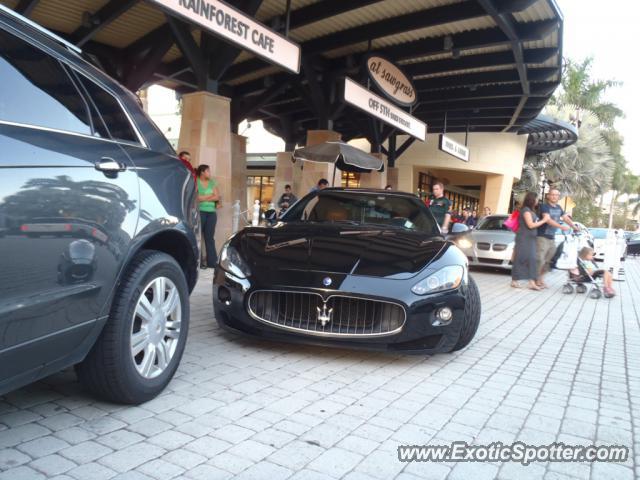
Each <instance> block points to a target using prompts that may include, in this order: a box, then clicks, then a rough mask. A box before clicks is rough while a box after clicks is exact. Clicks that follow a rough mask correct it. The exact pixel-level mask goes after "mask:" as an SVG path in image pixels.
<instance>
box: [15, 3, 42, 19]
mask: <svg viewBox="0 0 640 480" xmlns="http://www.w3.org/2000/svg"><path fill="white" fill-rule="evenodd" d="M37 5H38V0H20V1H19V2H18V5H16V7H15V8H14V10H15V11H16V12H18V13H19V14H20V15H23V16H25V17H28V16H29V15H31V12H33V9H34V8H36V6H37Z"/></svg>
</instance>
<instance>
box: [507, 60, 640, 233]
mask: <svg viewBox="0 0 640 480" xmlns="http://www.w3.org/2000/svg"><path fill="white" fill-rule="evenodd" d="M565 65H566V68H565V70H564V72H563V78H562V85H561V88H560V89H559V91H558V92H557V93H556V94H555V95H554V97H553V98H552V100H551V102H550V104H549V105H548V106H547V109H546V111H545V113H547V114H548V115H550V116H552V117H555V118H557V119H559V120H564V121H569V122H571V123H572V124H574V125H576V126H577V127H578V135H579V137H578V141H577V142H576V144H574V145H572V146H570V147H567V148H565V149H562V150H558V151H555V152H551V153H547V154H541V155H536V156H533V157H528V158H526V159H525V163H524V167H523V171H522V176H521V180H520V182H519V183H518V184H516V186H515V189H516V190H517V191H524V190H533V191H538V192H540V191H541V190H543V186H544V185H545V184H551V185H553V186H554V187H557V188H558V189H560V191H561V192H562V193H563V194H564V195H570V196H571V197H572V198H573V199H574V200H575V201H576V203H577V207H576V209H575V211H576V212H577V213H578V215H579V216H583V218H584V220H585V222H584V223H586V224H602V222H603V219H602V218H601V217H602V213H601V212H602V209H601V208H600V207H602V205H600V206H599V207H595V202H596V198H597V197H598V196H600V197H601V198H602V195H603V194H604V193H606V192H608V191H609V190H615V191H616V193H614V197H615V198H614V201H615V200H617V198H618V197H619V196H620V194H621V193H624V192H625V191H626V190H629V188H631V186H632V184H631V183H629V182H628V181H630V180H632V179H631V178H630V177H629V176H628V173H629V172H628V169H627V167H626V161H625V159H624V157H623V156H622V152H621V149H622V144H623V138H622V136H621V135H620V134H619V132H618V131H616V130H615V128H614V123H615V120H616V119H617V118H621V117H623V116H624V112H623V111H622V110H621V109H620V108H619V107H618V106H616V105H615V104H613V103H611V102H609V101H607V100H606V99H605V98H604V97H605V94H606V92H607V90H609V89H610V88H614V87H617V86H619V85H620V82H618V81H616V80H600V79H593V78H592V75H591V67H592V65H593V58H592V57H589V58H586V59H585V60H583V61H581V62H577V61H573V60H567V61H566V63H565ZM625 182H627V183H625ZM617 192H620V193H617ZM638 196H639V199H640V192H639V195H638ZM612 206H613V205H612ZM638 208H639V209H640V203H639V207H638Z"/></svg>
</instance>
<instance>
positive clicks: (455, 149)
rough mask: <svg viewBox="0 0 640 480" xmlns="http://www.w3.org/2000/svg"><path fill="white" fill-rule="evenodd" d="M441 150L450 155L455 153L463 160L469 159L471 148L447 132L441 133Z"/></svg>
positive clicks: (455, 155)
mask: <svg viewBox="0 0 640 480" xmlns="http://www.w3.org/2000/svg"><path fill="white" fill-rule="evenodd" d="M439 147H440V150H442V151H443V152H445V153H448V154H449V155H453V156H454V157H456V158H459V159H460V160H462V161H463V162H468V161H469V149H468V148H467V147H465V146H464V145H461V144H460V143H458V142H456V141H454V140H453V139H451V138H449V137H447V136H446V135H445V134H443V133H441V134H440V144H439Z"/></svg>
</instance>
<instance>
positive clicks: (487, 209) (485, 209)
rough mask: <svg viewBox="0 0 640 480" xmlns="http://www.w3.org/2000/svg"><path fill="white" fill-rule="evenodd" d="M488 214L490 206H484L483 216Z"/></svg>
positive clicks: (489, 213)
mask: <svg viewBox="0 0 640 480" xmlns="http://www.w3.org/2000/svg"><path fill="white" fill-rule="evenodd" d="M489 215H491V208H490V207H484V216H485V217H488V216H489Z"/></svg>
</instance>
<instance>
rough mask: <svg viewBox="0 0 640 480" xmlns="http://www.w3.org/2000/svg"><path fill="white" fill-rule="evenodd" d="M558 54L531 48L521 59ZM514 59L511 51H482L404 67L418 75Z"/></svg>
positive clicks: (540, 60) (506, 63)
mask: <svg viewBox="0 0 640 480" xmlns="http://www.w3.org/2000/svg"><path fill="white" fill-rule="evenodd" d="M557 54H558V49H556V48H531V49H527V50H524V55H523V60H524V63H525V64H539V63H544V62H546V61H547V60H548V59H550V58H551V57H553V56H554V55H557ZM514 63H515V60H514V57H513V53H512V52H511V51H510V50H508V51H505V52H492V53H483V54H478V55H465V56H464V57H459V58H444V59H441V60H433V61H430V62H423V63H414V64H411V65H406V66H405V67H404V71H405V73H407V74H408V75H411V76H413V77H416V76H420V75H433V74H436V73H442V72H456V71H460V70H473V69H479V68H487V67H498V66H511V65H514Z"/></svg>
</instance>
